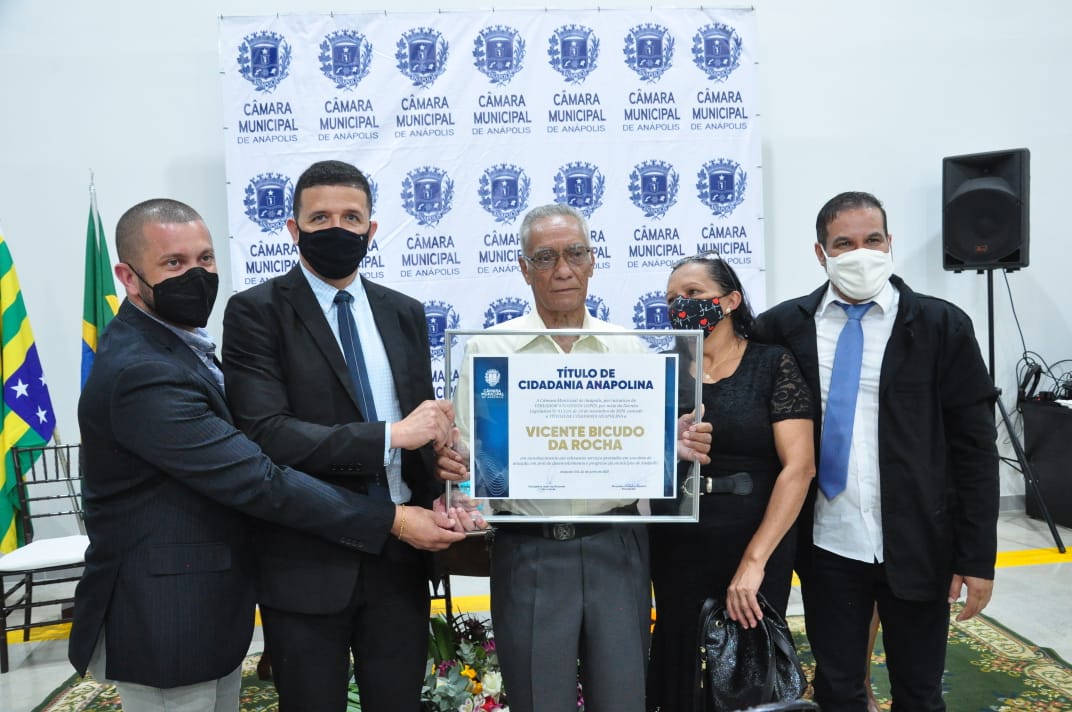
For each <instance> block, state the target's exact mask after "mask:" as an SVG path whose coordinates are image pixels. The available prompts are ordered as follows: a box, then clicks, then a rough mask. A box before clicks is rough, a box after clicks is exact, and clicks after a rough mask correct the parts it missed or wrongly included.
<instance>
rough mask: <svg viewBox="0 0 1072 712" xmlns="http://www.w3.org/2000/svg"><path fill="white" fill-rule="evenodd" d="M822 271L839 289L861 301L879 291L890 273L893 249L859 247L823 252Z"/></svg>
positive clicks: (847, 295)
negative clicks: (836, 252) (823, 262)
mask: <svg viewBox="0 0 1072 712" xmlns="http://www.w3.org/2000/svg"><path fill="white" fill-rule="evenodd" d="M826 274H827V276H829V277H830V282H831V283H832V284H833V285H834V286H835V287H836V288H837V290H838V291H839V292H841V293H842V294H843V295H845V296H846V297H848V298H849V299H854V300H856V301H860V302H862V301H865V300H867V299H871V298H872V297H874V296H875V295H876V294H878V293H879V292H881V291H882V287H883V286H885V284H886V282H887V281H888V280H889V278H890V275H891V274H893V253H890V252H882V251H881V250H869V249H867V248H860V249H856V250H850V251H848V252H843V253H842V254H840V255H838V256H837V257H830V256H827V258H826Z"/></svg>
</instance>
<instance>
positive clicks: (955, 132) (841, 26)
mask: <svg viewBox="0 0 1072 712" xmlns="http://www.w3.org/2000/svg"><path fill="white" fill-rule="evenodd" d="M490 4H492V5H494V3H490ZM538 4H539V5H540V6H544V5H546V6H551V7H571V6H572V7H592V6H593V5H596V4H598V5H599V6H601V7H604V8H629V7H633V8H647V7H648V4H647V3H629V2H614V1H609V0H599V2H598V3H585V2H550V3H538ZM488 5H489V3H487V2H483V3H480V2H472V1H466V2H461V1H459V0H453V1H446V2H443V3H440V4H433V3H429V2H419V1H417V0H396V1H395V2H392V3H390V9H391V10H392V11H418V10H438V9H444V10H446V9H465V8H472V9H476V8H486V7H488ZM755 6H756V10H757V12H758V19H759V33H760V40H761V44H762V47H761V51H760V53H759V56H760V60H761V68H760V72H761V74H760V80H761V84H762V86H763V92H762V105H763V107H764V111H763V115H762V121H763V131H764V135H765V140H764V150H763V160H764V180H765V185H764V193H765V196H766V240H767V264H768V269H769V274H768V276H767V290H768V298H769V300H770V301H771V302H772V303H773V302H775V301H779V300H781V299H785V298H788V297H792V296H797V295H798V294H801V293H804V292H806V291H810V290H811V289H813V288H814V287H815V286H817V285H818V284H819V282H820V281H821V280H822V279H823V273H822V272H821V270H820V268H819V267H818V265H817V263H816V261H815V259H814V256H813V254H812V242H813V240H814V233H813V225H814V221H815V213H816V212H817V211H818V209H819V207H820V206H821V205H822V203H823V202H825V201H826V200H827V199H828V198H829V197H831V196H832V195H834V194H835V193H838V192H840V191H843V190H867V191H871V192H873V193H875V194H876V195H878V196H879V197H880V198H881V199H882V200H883V201H884V202H885V204H886V207H887V209H888V211H889V214H890V231H891V232H892V233H893V235H894V258H895V261H896V265H897V271H898V273H900V274H901V275H902V276H904V277H905V278H906V280H907V281H908V282H909V284H910V285H911V286H912V287H913V288H915V289H916V290H917V291H923V292H928V293H931V294H935V295H938V296H942V297H945V298H948V299H950V300H952V301H954V302H956V303H958V304H960V305H961V306H962V307H964V308H965V309H966V310H967V311H968V312H969V313H970V314H971V316H972V317H973V319H974V320H975V322H976V329H977V332H978V334H979V338H980V343H981V344H982V347H983V350H984V358H985V355H986V353H985V352H986V339H987V334H986V312H987V309H986V280H985V278H984V277H983V276H979V275H976V274H973V273H968V274H959V275H954V274H952V273H948V272H944V271H943V270H942V267H941V264H942V262H941V204H940V192H941V159H942V157H943V156H949V155H956V154H960V153H976V152H982V151H989V150H998V149H1006V148H1016V147H1021V146H1024V147H1028V148H1030V149H1031V161H1032V184H1031V227H1032V229H1031V233H1032V235H1031V265H1030V267H1029V268H1027V269H1026V270H1023V271H1020V272H1016V273H1013V274H1011V275H1009V277H1008V283H1009V285H1010V287H1011V289H1012V293H1013V296H1014V297H1015V300H1016V305H1017V307H1018V311H1019V314H1020V318H1021V322H1022V326H1023V332H1024V338H1025V340H1026V342H1027V346H1028V348H1029V349H1031V350H1033V351H1036V352H1038V353H1039V354H1041V355H1042V356H1043V357H1044V358H1046V359H1047V360H1049V361H1056V360H1058V359H1061V358H1065V357H1072V338H1070V336H1069V335H1070V333H1072V316H1069V310H1068V309H1067V307H1066V302H1067V299H1068V296H1069V295H1070V294H1072V290H1070V289H1069V286H1068V281H1069V279H1070V278H1072V261H1070V259H1069V257H1068V253H1067V252H1066V251H1063V250H1060V249H1059V243H1060V241H1061V240H1062V239H1063V235H1062V234H1061V232H1060V231H1061V230H1062V228H1061V223H1060V220H1061V217H1060V216H1061V215H1062V213H1060V210H1061V204H1062V203H1061V201H1062V200H1063V199H1062V198H1061V196H1062V195H1064V189H1065V185H1066V182H1067V180H1066V179H1062V177H1061V176H1062V175H1065V174H1066V173H1067V172H1068V170H1069V163H1070V160H1072V156H1070V144H1072V141H1070V138H1072V136H1070V132H1072V128H1070V127H1072V122H1070V121H1069V113H1070V109H1072V102H1070V100H1069V98H1068V96H1067V89H1066V88H1067V86H1068V76H1069V73H1070V71H1072V55H1070V53H1069V51H1068V48H1069V44H1068V28H1069V27H1072V5H1069V4H1068V3H1066V2H1063V0H1036V1H1035V2H1030V3H1010V2H997V1H996V0H971V1H969V0H948V1H947V2H922V1H920V0H910V1H904V2H898V3H878V2H867V1H861V0H825V1H820V2H812V3H800V2H794V1H792V0H756V2H755ZM329 9H330V10H334V11H336V12H360V11H368V10H370V9H374V8H370V6H369V5H368V4H367V3H359V2H355V1H354V0H337V1H336V3H335V4H334V5H332V6H330V7H325V6H324V5H323V4H319V3H315V2H311V1H309V0H291V2H289V3H285V4H283V3H279V4H276V5H274V6H273V5H272V4H270V3H265V2H263V0H260V1H254V0H231V1H230V2H223V3H221V2H210V1H208V0H186V1H185V2H180V3H152V2H136V1H134V0H111V1H110V2H106V3H71V2H59V1H57V0H0V101H2V102H3V103H2V107H0V225H2V226H3V229H4V233H5V236H6V238H7V241H8V244H9V246H10V249H11V251H12V253H13V254H14V257H15V263H16V267H17V269H18V271H19V276H20V278H21V281H22V288H23V295H24V297H25V299H26V303H27V307H28V309H29V313H30V317H31V320H32V323H33V327H34V330H35V334H36V336H37V343H38V348H39V350H40V352H41V359H42V362H43V364H44V369H45V374H46V376H47V377H48V379H49V383H50V387H51V393H52V398H53V402H54V404H55V406H56V409H57V411H58V422H59V427H60V432H61V434H62V437H63V439H64V440H65V441H66V442H76V441H77V440H78V439H79V436H78V432H77V427H78V426H77V420H76V404H77V398H78V373H79V359H80V353H81V344H80V340H81V336H80V334H81V325H80V321H81V313H82V280H83V277H82V272H83V259H84V255H83V250H84V243H85V225H86V213H87V209H88V193H87V185H88V181H89V172H90V170H91V169H92V170H93V171H94V172H95V175H96V186H97V192H98V196H99V204H100V208H101V212H102V216H103V220H104V224H105V229H106V231H107V234H108V237H109V239H111V238H112V237H114V235H113V233H114V225H115V221H116V220H117V219H118V217H119V215H120V214H121V213H122V212H123V211H124V210H125V209H126V208H128V207H130V206H131V205H133V204H134V203H136V202H138V201H141V200H144V199H147V198H151V197H160V196H166V197H174V198H177V199H179V200H183V201H186V202H188V203H190V204H191V205H193V206H194V207H195V208H197V209H198V210H199V211H201V213H202V214H203V215H204V216H205V219H206V221H207V222H208V225H209V227H210V229H211V230H212V231H213V234H214V235H215V237H216V243H217V250H218V254H219V256H220V257H221V264H220V273H221V275H224V277H223V280H224V284H223V285H222V288H221V293H223V294H224V295H225V294H227V293H229V292H230V285H229V283H228V280H229V276H228V275H229V274H230V267H229V265H228V264H226V260H227V250H226V248H225V244H224V241H225V240H226V234H227V231H226V207H225V204H224V166H223V137H222V131H221V124H222V119H221V117H222V96H221V89H220V82H219V74H218V66H219V65H218V59H217V53H218V49H217V29H218V20H219V16H220V15H221V14H226V15H263V14H266V13H269V12H275V11H277V10H278V11H280V12H319V11H326V10H329ZM112 257H113V259H114V257H115V252H114V248H113V249H112ZM995 285H996V288H997V289H996V299H995V307H996V308H995V314H996V323H997V326H996V329H995V332H996V341H997V363H996V366H997V371H998V382H999V386H1001V387H1002V388H1003V389H1004V390H1005V401H1006V403H1012V395H1013V394H1014V393H1015V382H1014V381H1015V377H1014V369H1015V364H1016V360H1017V359H1018V358H1019V355H1020V353H1021V351H1022V348H1023V347H1022V346H1021V344H1020V340H1019V336H1018V334H1017V331H1016V327H1015V324H1014V322H1013V320H1012V311H1011V307H1010V302H1009V298H1008V296H1007V295H1006V292H1005V286H1004V285H1005V280H1004V278H1003V273H997V274H996V279H995ZM224 298H225V297H224ZM221 306H222V300H221ZM222 311H223V310H222V308H220V307H217V309H216V315H215V318H214V319H213V321H212V322H210V324H209V326H210V329H212V330H213V331H214V333H217V334H218V333H219V319H220V317H221V316H222ZM1005 447H1006V449H1008V447H1007V445H1006V446H1005ZM1002 479H1003V482H1002V493H1003V494H1005V495H1014V494H1017V493H1022V492H1023V482H1022V480H1021V479H1020V476H1019V475H1018V474H1017V473H1015V472H1012V471H1011V470H1005V471H1004V472H1003V478H1002Z"/></svg>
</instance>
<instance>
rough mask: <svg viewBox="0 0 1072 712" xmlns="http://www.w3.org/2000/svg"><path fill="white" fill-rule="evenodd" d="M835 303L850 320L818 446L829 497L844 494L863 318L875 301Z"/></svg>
mask: <svg viewBox="0 0 1072 712" xmlns="http://www.w3.org/2000/svg"><path fill="white" fill-rule="evenodd" d="M834 303H835V304H837V305H838V306H839V307H841V308H842V309H844V310H845V316H847V317H848V321H846V322H845V326H843V327H842V329H841V334H840V335H839V336H838V340H837V347H836V348H835V349H834V368H833V370H832V371H831V373H830V390H829V391H828V392H827V395H826V417H825V419H824V420H823V437H822V442H821V443H820V445H819V489H821V490H822V491H823V494H824V495H826V498H827V499H828V500H829V499H833V498H834V497H836V496H837V495H839V494H841V492H842V490H844V489H845V482H846V481H847V480H848V476H849V450H850V449H851V448H852V424H853V421H854V420H855V419H856V396H857V394H858V393H859V392H860V365H861V363H862V362H863V356H864V330H863V326H862V325H861V324H860V319H861V318H862V317H863V315H864V314H866V313H867V310H868V309H870V308H871V307H873V306H874V305H875V303H874V302H868V303H866V304H842V303H841V302H834Z"/></svg>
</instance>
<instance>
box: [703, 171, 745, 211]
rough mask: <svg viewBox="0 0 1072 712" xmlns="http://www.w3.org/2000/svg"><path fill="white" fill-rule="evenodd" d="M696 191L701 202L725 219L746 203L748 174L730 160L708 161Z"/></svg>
mask: <svg viewBox="0 0 1072 712" xmlns="http://www.w3.org/2000/svg"><path fill="white" fill-rule="evenodd" d="M697 177H698V180H697V181H696V190H697V191H699V195H700V202H702V203H703V204H704V205H706V206H707V207H709V208H711V212H712V213H714V214H715V215H717V216H719V217H720V218H724V217H726V216H728V215H729V214H730V213H732V212H733V211H734V210H736V209H737V206H738V205H740V204H741V203H742V202H744V190H745V187H746V186H747V185H748V174H746V173H745V172H744V171H743V170H741V166H740V164H738V163H737V162H736V161H731V160H729V159H728V158H720V159H717V160H714V161H708V162H707V163H705V164H703V167H702V168H700V172H699V173H698V174H697Z"/></svg>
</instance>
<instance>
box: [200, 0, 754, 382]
mask: <svg viewBox="0 0 1072 712" xmlns="http://www.w3.org/2000/svg"><path fill="white" fill-rule="evenodd" d="M756 49H757V37H756V27H755V13H754V11H751V10H732V9H695V10H653V11H650V12H648V11H639V10H635V11H622V10H602V11H590V12H583V11H565V10H562V11H557V10H549V11H488V12H468V11H467V12H443V13H427V14H416V13H398V14H392V13H386V14H384V13H379V14H355V15H338V14H336V15H280V16H270V17H227V18H223V19H222V21H221V26H220V63H221V70H222V74H223V92H224V114H225V116H224V129H225V132H224V136H225V140H226V161H227V165H226V171H227V182H228V186H227V201H228V215H229V232H230V238H231V240H230V248H231V264H232V269H233V274H232V278H233V284H234V285H235V288H236V289H237V290H241V289H245V288H247V287H249V286H251V285H254V284H257V283H259V282H262V281H264V280H266V279H269V278H271V277H274V276H276V275H279V274H282V273H284V272H286V271H287V270H288V269H290V268H291V267H292V266H293V265H294V264H295V263H296V262H297V259H298V253H297V248H296V246H295V245H294V244H293V243H292V241H291V238H290V234H289V233H288V232H287V230H286V227H285V224H286V220H287V218H288V217H290V215H291V211H292V209H293V200H294V183H295V182H296V181H297V178H298V176H299V175H300V174H301V172H302V171H303V170H305V168H307V167H308V166H309V165H310V164H312V163H313V162H315V161H318V160H324V159H339V160H344V161H347V162H349V163H353V164H354V165H356V166H357V167H358V168H360V169H361V170H362V171H363V172H365V173H366V175H368V176H369V178H370V180H371V183H372V187H373V203H374V207H373V218H374V219H375V220H377V221H378V223H379V231H378V232H377V233H376V237H375V240H374V242H373V244H372V246H371V248H370V250H369V255H368V257H367V258H366V259H365V261H364V262H363V263H362V265H361V273H362V274H363V275H365V276H366V277H368V278H369V279H372V280H373V281H376V282H379V283H381V284H386V285H388V286H391V287H393V288H395V289H398V290H399V291H402V292H405V293H407V294H410V295H412V296H414V297H415V298H417V299H419V300H421V301H422V302H423V303H424V305H425V311H426V313H427V315H428V327H429V336H430V337H431V341H432V351H433V354H432V356H433V368H434V370H435V371H436V374H435V375H436V381H437V388H438V389H440V390H441V393H440V395H441V396H442V388H443V384H444V381H445V378H444V374H443V373H442V363H443V362H442V357H443V349H444V338H443V332H444V330H445V329H448V328H461V329H480V328H485V327H487V326H491V325H492V324H495V323H497V322H500V321H504V320H506V319H510V318H513V317H515V316H518V315H520V314H522V313H525V312H527V311H529V310H530V309H531V308H532V303H531V302H532V293H531V291H530V289H529V287H528V286H527V285H526V284H525V282H524V280H523V279H522V277H521V274H520V270H519V268H518V265H517V260H518V254H519V252H520V243H519V235H518V228H519V226H520V222H521V217H522V216H523V215H524V213H525V211H526V210H528V209H530V208H532V207H535V206H537V205H542V204H544V203H550V202H565V203H569V204H570V205H573V206H574V207H576V208H578V209H579V210H580V211H581V212H583V213H584V214H585V216H586V217H587V218H588V220H589V223H590V227H591V231H592V233H591V238H592V245H593V247H594V248H595V250H596V271H595V277H594V278H593V280H592V281H591V283H590V284H589V299H588V307H589V311H591V312H592V314H593V315H595V316H597V317H599V318H601V319H605V320H607V321H611V322H616V323H618V324H621V325H623V326H626V327H630V328H664V327H665V328H669V322H668V320H667V316H666V302H665V298H664V291H665V287H666V279H667V276H668V275H669V267H670V265H671V264H673V263H674V262H675V261H676V260H678V259H680V258H681V257H685V256H688V255H691V254H695V253H696V252H697V251H700V250H708V249H716V250H718V252H719V253H720V254H721V255H722V256H723V258H724V259H725V260H727V261H728V262H730V263H732V264H733V265H734V266H735V268H736V269H737V270H738V273H739V274H740V276H741V279H742V282H743V284H744V286H745V288H746V289H747V290H748V293H749V298H750V299H751V300H752V303H753V306H754V307H755V308H756V309H757V310H759V309H762V308H763V307H764V305H765V296H764V291H763V290H764V286H763V279H762V270H763V269H764V264H765V259H764V251H763V222H762V219H763V190H762V186H763V179H762V175H761V170H762V168H761V165H760V163H761V147H762V142H761V134H760V130H759V128H760V127H759V123H758V119H759V113H760V111H759V109H760V107H759V104H758V98H759V91H758V77H757V74H758V72H757V68H758V58H757V56H756ZM653 346H659V344H653Z"/></svg>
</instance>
